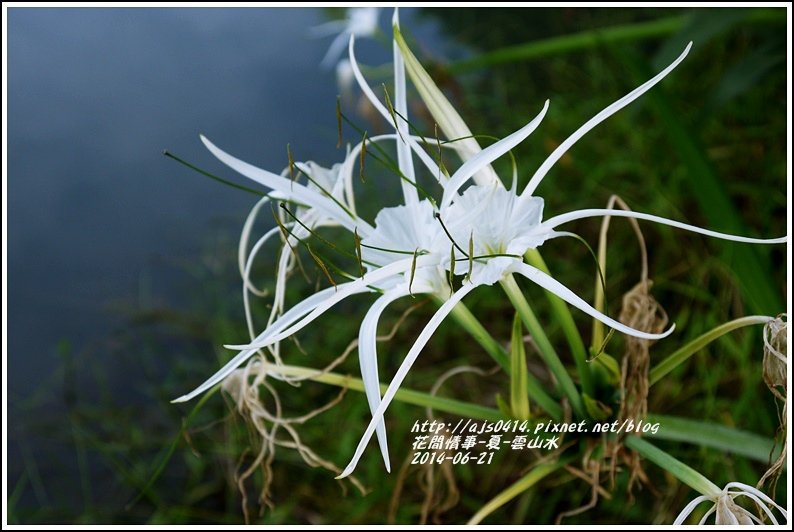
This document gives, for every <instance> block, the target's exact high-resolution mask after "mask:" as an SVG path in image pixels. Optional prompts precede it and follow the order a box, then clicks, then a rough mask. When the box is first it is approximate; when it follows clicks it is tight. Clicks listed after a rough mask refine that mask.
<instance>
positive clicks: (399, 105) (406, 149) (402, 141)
mask: <svg viewBox="0 0 794 532" xmlns="http://www.w3.org/2000/svg"><path fill="white" fill-rule="evenodd" d="M392 25H394V26H396V27H398V28H399V27H400V14H399V11H398V8H394V17H393V18H392ZM392 46H393V50H392V53H393V56H394V108H395V111H396V113H397V116H395V122H397V132H398V133H399V135H398V137H397V165H398V166H399V168H400V172H402V174H403V175H404V176H405V177H406V178H408V180H409V181H410V183H408V182H406V180H405V179H400V183H401V184H402V189H403V197H404V198H405V204H406V205H414V204H416V203H418V202H419V194H418V193H417V191H416V186H415V185H413V184H412V183H416V174H415V173H414V160H413V157H412V156H411V147H410V146H409V145H408V139H406V138H405V137H407V136H408V135H410V131H408V102H407V100H406V94H405V62H404V61H403V56H402V54H401V53H400V48H399V47H398V46H397V42H396V41H395V42H394V43H393V45H392Z"/></svg>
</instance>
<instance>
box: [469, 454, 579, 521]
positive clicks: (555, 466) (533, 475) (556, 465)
mask: <svg viewBox="0 0 794 532" xmlns="http://www.w3.org/2000/svg"><path fill="white" fill-rule="evenodd" d="M572 458H573V457H569V458H560V459H557V460H555V461H554V462H550V463H546V464H540V465H537V466H535V467H534V468H533V469H532V471H530V472H529V473H527V474H526V475H524V476H523V477H522V478H521V479H520V480H519V481H518V482H516V483H515V484H513V485H512V486H510V487H509V488H507V489H506V490H504V491H503V492H502V493H500V494H499V495H497V496H496V497H494V498H493V499H491V500H490V501H488V502H487V503H485V506H483V507H482V508H480V509H479V511H478V512H477V513H476V514H474V515H473V516H472V518H471V519H469V522H468V523H466V524H467V525H477V524H479V523H480V522H482V520H483V519H485V518H486V517H488V516H489V515H490V514H492V513H493V512H494V511H496V510H497V509H499V508H500V507H502V506H504V505H505V504H507V503H508V502H510V501H511V500H513V499H514V498H516V497H518V496H519V495H521V494H522V493H524V492H525V491H527V490H528V489H529V488H531V487H532V486H534V485H535V484H537V483H538V482H540V481H541V480H542V479H543V478H544V477H546V476H548V475H549V474H551V473H553V472H555V471H557V470H559V469H562V468H563V467H564V466H565V465H566V464H568V462H570V461H571V460H572Z"/></svg>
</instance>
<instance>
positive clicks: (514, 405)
mask: <svg viewBox="0 0 794 532" xmlns="http://www.w3.org/2000/svg"><path fill="white" fill-rule="evenodd" d="M510 365H511V369H510V411H511V412H512V413H513V416H514V417H516V418H518V419H529V398H528V397H527V374H528V373H529V372H528V370H527V352H526V349H525V348H524V326H523V325H522V324H521V316H519V315H518V314H516V316H515V318H514V319H513V332H512V334H511V338H510Z"/></svg>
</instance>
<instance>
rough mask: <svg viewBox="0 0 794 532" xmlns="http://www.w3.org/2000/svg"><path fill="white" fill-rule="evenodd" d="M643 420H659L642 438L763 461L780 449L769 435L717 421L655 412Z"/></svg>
mask: <svg viewBox="0 0 794 532" xmlns="http://www.w3.org/2000/svg"><path fill="white" fill-rule="evenodd" d="M644 421H647V422H649V423H658V424H659V430H658V432H657V433H656V434H654V433H652V432H646V433H645V437H646V438H651V439H659V440H668V441H681V442H686V443H691V444H695V445H702V446H704V447H710V448H712V449H718V450H720V451H726V452H729V453H731V454H735V455H738V456H745V457H747V458H751V459H753V460H756V461H758V462H762V463H764V464H766V463H767V462H768V461H769V457H770V455H772V456H776V455H777V454H779V453H780V445H777V447H776V446H775V442H774V440H772V439H770V438H765V437H764V436H759V435H757V434H753V433H752V432H746V431H743V430H739V429H736V428H733V427H726V426H725V425H720V424H718V423H711V422H709V421H702V420H700V419H687V418H682V417H676V416H661V415H656V414H649V415H648V417H647V419H645V420H644ZM773 450H774V452H772V451H773Z"/></svg>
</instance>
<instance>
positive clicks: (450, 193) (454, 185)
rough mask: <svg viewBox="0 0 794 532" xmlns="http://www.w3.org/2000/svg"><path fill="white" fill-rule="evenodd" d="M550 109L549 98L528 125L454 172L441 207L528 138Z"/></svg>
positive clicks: (483, 151) (489, 147)
mask: <svg viewBox="0 0 794 532" xmlns="http://www.w3.org/2000/svg"><path fill="white" fill-rule="evenodd" d="M548 109H549V100H546V103H544V104H543V109H541V110H540V113H538V115H537V116H536V117H535V118H533V119H532V120H531V121H530V122H529V123H528V124H527V125H525V126H524V127H522V128H521V129H519V130H518V131H515V132H513V133H511V134H510V135H508V136H507V137H505V138H503V139H502V140H500V141H498V142H494V143H493V144H491V145H490V146H488V147H487V148H485V149H484V150H482V151H481V152H480V153H478V154H477V155H475V156H474V157H472V158H471V159H469V160H468V161H466V162H465V163H463V164H462V165H461V167H460V168H458V169H457V171H456V172H455V173H454V174H452V177H450V178H449V181H448V182H447V184H446V185H445V186H444V197H443V198H442V200H441V208H442V209H444V208H445V207H447V206H449V204H450V203H452V200H453V199H454V198H455V197H456V195H457V192H458V189H459V188H460V187H461V186H462V185H463V184H464V183H465V182H466V181H467V180H468V179H469V178H470V177H472V176H473V175H474V174H475V173H477V172H478V171H479V170H481V169H483V168H485V167H486V166H488V165H490V164H491V163H492V162H494V161H495V160H496V159H498V158H499V157H501V156H502V155H504V154H505V153H507V152H508V151H510V150H512V149H513V148H515V147H516V146H517V145H518V144H519V143H520V142H521V141H523V140H524V139H526V138H527V137H528V136H529V135H530V134H531V133H532V132H533V131H535V129H537V127H538V125H539V124H540V122H541V120H543V117H544V116H546V111H548Z"/></svg>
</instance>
